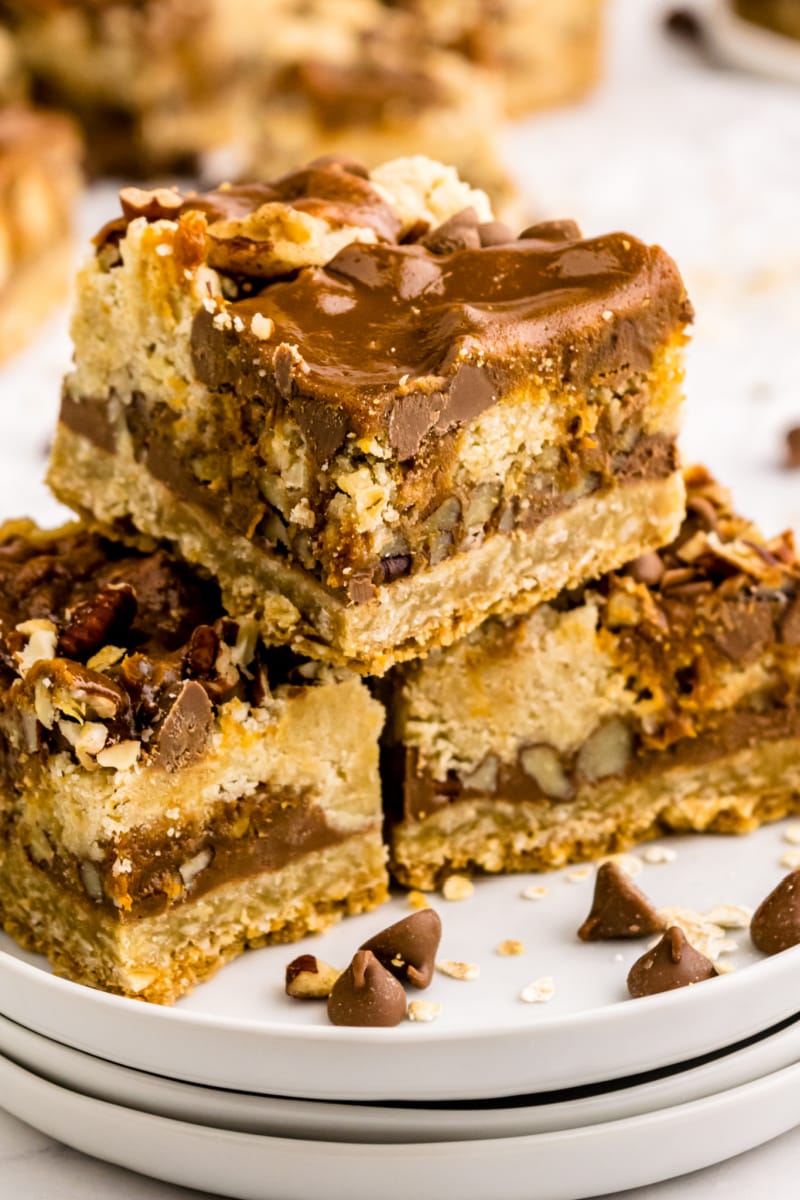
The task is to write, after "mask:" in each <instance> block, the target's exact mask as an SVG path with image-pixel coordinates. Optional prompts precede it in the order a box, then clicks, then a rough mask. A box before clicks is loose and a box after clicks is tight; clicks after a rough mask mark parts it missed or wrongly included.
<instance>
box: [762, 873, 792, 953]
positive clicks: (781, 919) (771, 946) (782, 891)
mask: <svg viewBox="0 0 800 1200" xmlns="http://www.w3.org/2000/svg"><path fill="white" fill-rule="evenodd" d="M750 937H751V938H752V941H753V945H754V946H755V947H756V949H758V950H761V951H763V953H764V954H779V953H780V951H781V950H789V949H790V948H791V947H792V946H798V945H800V868H798V869H797V870H796V871H792V872H791V873H790V874H789V875H787V876H786V877H785V878H784V879H782V880H781V881H780V883H779V884H778V886H777V887H776V888H775V889H774V890H773V891H771V892H770V894H769V895H768V896H767V898H766V899H765V900H762V901H761V903H760V904H759V906H758V908H757V909H756V911H755V912H754V913H753V920H752V921H751V923H750Z"/></svg>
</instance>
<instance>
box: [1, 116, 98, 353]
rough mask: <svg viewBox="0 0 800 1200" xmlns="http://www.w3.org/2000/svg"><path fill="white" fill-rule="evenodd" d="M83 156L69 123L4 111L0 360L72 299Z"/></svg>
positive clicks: (2, 125)
mask: <svg viewBox="0 0 800 1200" xmlns="http://www.w3.org/2000/svg"><path fill="white" fill-rule="evenodd" d="M80 154H81V150H80V143H79V140H78V136H77V134H76V132H75V130H74V129H73V127H72V123H71V122H70V121H69V120H67V118H65V117H62V116H60V115H59V114H56V113H45V112H36V111H33V110H31V109H28V108H24V107H21V106H19V105H16V104H15V105H9V106H7V107H0V360H2V359H4V358H7V357H8V356H9V355H10V354H12V353H13V352H14V351H15V350H18V349H19V348H20V347H21V346H23V345H24V344H25V343H26V342H27V341H29V340H30V338H31V337H32V336H33V334H34V333H35V332H36V329H37V327H38V326H39V324H40V322H41V321H42V320H43V319H44V318H45V317H46V316H47V314H48V313H49V312H50V311H51V309H53V308H54V307H55V306H56V305H58V304H60V303H62V302H63V301H64V300H65V298H66V296H67V292H68V288H69V284H70V282H71V278H72V237H71V224H72V211H73V207H74V203H75V200H76V197H77V193H78V189H79V186H80V169H79V163H80Z"/></svg>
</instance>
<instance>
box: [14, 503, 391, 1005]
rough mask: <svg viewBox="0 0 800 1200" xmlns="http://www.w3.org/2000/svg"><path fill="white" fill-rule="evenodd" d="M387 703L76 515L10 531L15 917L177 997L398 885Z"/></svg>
mask: <svg viewBox="0 0 800 1200" xmlns="http://www.w3.org/2000/svg"><path fill="white" fill-rule="evenodd" d="M382 722H383V711H382V709H381V707H380V705H379V704H378V703H377V702H376V701H375V700H373V699H372V698H371V696H370V695H369V693H368V691H367V689H366V687H365V686H364V684H363V683H362V682H361V681H360V680H359V679H358V678H357V677H356V676H354V675H352V674H348V673H344V672H341V671H338V672H337V671H336V670H335V669H334V668H331V667H326V666H320V665H318V664H317V665H315V664H305V665H304V664H303V663H300V662H297V661H296V660H294V659H293V658H292V656H291V655H288V654H287V653H285V652H271V653H270V652H266V651H265V650H264V648H263V646H260V645H259V644H258V642H257V638H256V631H255V628H254V626H253V625H252V623H249V624H248V623H246V622H236V621H233V620H231V619H230V618H229V617H227V616H226V615H225V614H224V612H223V610H222V608H221V605H220V601H219V593H218V590H217V588H216V585H215V584H213V583H210V582H206V581H202V580H200V579H198V578H197V577H195V576H194V575H193V574H192V572H191V571H190V570H189V569H188V568H186V567H185V566H184V565H182V564H180V563H177V562H175V561H174V560H172V559H170V558H169V557H168V556H167V555H166V554H165V553H164V551H163V550H157V551H155V552H153V553H150V554H138V553H136V552H132V551H130V550H126V549H125V548H124V547H121V546H119V545H115V544H111V543H108V542H105V541H104V540H103V539H101V538H99V537H97V536H94V535H92V534H90V533H88V532H87V531H86V530H84V529H82V528H81V527H68V528H65V529H63V530H59V531H56V532H43V531H41V530H39V529H37V528H36V527H34V526H33V525H32V524H31V523H30V522H28V521H17V522H12V523H9V524H7V525H6V526H5V527H3V529H2V530H0V736H1V738H2V747H3V759H2V763H3V766H2V770H3V777H4V778H3V791H2V795H3V800H2V806H1V808H0V814H1V815H2V821H1V823H0V916H1V917H2V924H3V927H4V928H5V929H6V931H7V932H8V933H10V934H11V935H12V936H14V937H15V938H17V940H19V941H20V942H22V944H23V945H25V946H28V947H29V948H30V949H32V950H36V951H39V952H42V953H44V954H46V955H47V956H48V958H49V959H50V961H51V963H52V964H53V967H54V969H55V970H56V971H57V972H58V973H59V974H62V975H66V976H67V977H69V978H70V979H73V980H77V981H79V982H82V983H87V984H91V985H93V986H95V987H100V988H104V989H106V990H109V991H113V992H118V993H122V994H123V995H127V996H134V997H140V998H142V999H146V1000H154V1001H158V1002H161V1003H169V1002H171V1001H173V1000H175V999H176V998H177V997H179V996H180V995H181V994H183V993H184V992H186V991H187V990H188V989H189V988H191V987H192V986H193V985H194V984H195V983H197V982H198V981H199V980H201V979H203V978H205V977H206V976H208V975H210V974H211V973H213V972H214V971H215V970H216V969H217V968H218V967H219V966H221V965H222V964H223V963H225V962H226V961H228V960H229V959H230V958H231V957H233V956H234V955H235V954H237V953H239V952H240V951H241V950H243V949H244V948H245V947H247V946H258V945H261V944H263V943H265V942H270V941H291V940H293V939H295V938H298V937H301V936H303V935H304V934H306V933H308V932H312V931H316V930H321V929H324V928H326V927H327V926H328V925H330V924H331V923H332V922H333V921H335V920H337V919H338V918H339V917H340V916H341V915H343V914H345V913H352V912H360V911H363V910H365V909H370V908H373V907H374V906H375V905H377V904H379V903H380V902H381V901H383V900H384V899H385V897H386V884H387V877H386V869H385V865H384V859H385V851H384V847H383V842H382V838H381V800H380V785H379V779H378V735H379V732H380V729H381V725H382Z"/></svg>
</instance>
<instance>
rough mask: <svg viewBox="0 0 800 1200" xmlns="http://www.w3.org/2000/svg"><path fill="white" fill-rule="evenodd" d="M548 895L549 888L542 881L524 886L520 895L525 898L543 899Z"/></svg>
mask: <svg viewBox="0 0 800 1200" xmlns="http://www.w3.org/2000/svg"><path fill="white" fill-rule="evenodd" d="M546 895H547V888H546V887H545V886H544V885H543V884H541V883H534V884H531V886H530V887H526V888H523V889H522V891H521V892H520V896H521V897H522V899H523V900H543V899H544V898H545V896H546Z"/></svg>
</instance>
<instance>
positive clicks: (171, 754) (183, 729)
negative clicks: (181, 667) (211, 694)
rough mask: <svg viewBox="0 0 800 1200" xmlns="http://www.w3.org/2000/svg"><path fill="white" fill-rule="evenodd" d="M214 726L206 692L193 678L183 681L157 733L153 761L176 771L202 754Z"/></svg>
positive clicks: (166, 769) (212, 711) (167, 769)
mask: <svg viewBox="0 0 800 1200" xmlns="http://www.w3.org/2000/svg"><path fill="white" fill-rule="evenodd" d="M213 726H214V710H213V709H212V707H211V701H210V700H209V698H208V692H207V691H206V690H205V688H204V687H203V686H202V684H200V683H197V682H196V681H195V680H193V679H187V680H186V682H185V683H184V684H183V686H182V688H181V690H180V691H179V692H178V695H177V696H176V697H175V702H174V703H173V705H172V708H171V709H170V710H169V712H168V713H167V715H166V717H165V719H164V724H163V725H162V726H161V731H160V733H159V737H158V750H157V752H156V758H155V761H156V763H157V764H158V765H159V766H161V767H163V768H164V770H165V771H179V770H182V769H183V767H188V766H189V765H190V764H191V763H193V762H196V761H197V760H198V759H199V758H202V756H203V752H204V751H205V748H206V746H207V744H208V739H209V737H210V736H211V730H212V729H213Z"/></svg>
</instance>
